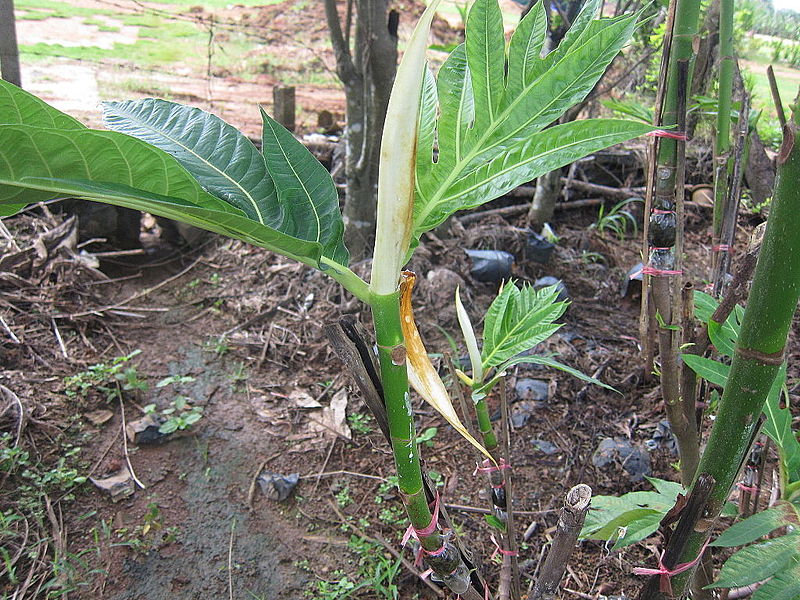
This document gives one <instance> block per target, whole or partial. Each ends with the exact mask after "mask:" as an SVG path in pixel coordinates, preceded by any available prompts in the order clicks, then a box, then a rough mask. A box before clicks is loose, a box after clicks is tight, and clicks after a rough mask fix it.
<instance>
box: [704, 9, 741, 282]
mask: <svg viewBox="0 0 800 600" xmlns="http://www.w3.org/2000/svg"><path fill="white" fill-rule="evenodd" d="M733 12H734V7H733V0H720V10H719V98H718V100H717V127H716V129H717V132H716V139H715V142H714V217H713V225H712V228H713V229H712V232H713V233H712V251H713V260H712V267H711V269H712V270H711V273H712V281H713V282H714V283H715V288H718V287H719V286H718V281H719V280H718V279H717V277H719V274H718V271H719V269H717V263H718V262H719V261H720V259H721V258H722V253H723V252H724V250H722V249H723V248H724V245H723V244H722V241H721V236H722V228H723V225H722V223H723V221H724V219H725V212H726V211H725V205H726V200H727V198H728V187H729V185H730V183H729V179H730V176H731V170H732V169H731V166H732V165H731V160H730V150H731V95H732V93H733ZM741 113H742V114H740V115H739V117H740V118H743V119H745V120H747V113H746V112H745V111H744V110H742V111H741ZM723 276H724V274H723Z"/></svg>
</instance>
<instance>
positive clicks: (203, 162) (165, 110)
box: [104, 98, 349, 265]
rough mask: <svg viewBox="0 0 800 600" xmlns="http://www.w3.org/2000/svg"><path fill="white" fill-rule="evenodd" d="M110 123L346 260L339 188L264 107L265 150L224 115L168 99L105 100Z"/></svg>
mask: <svg viewBox="0 0 800 600" xmlns="http://www.w3.org/2000/svg"><path fill="white" fill-rule="evenodd" d="M104 114H105V123H106V126H107V127H108V128H109V129H113V130H114V131H119V132H121V133H126V134H128V135H131V136H133V137H136V138H139V139H141V140H143V141H145V142H147V143H149V144H151V145H153V146H156V147H157V148H161V149H162V150H164V151H165V152H168V153H169V154H171V155H172V156H174V157H175V158H176V159H177V160H178V162H180V163H181V164H182V165H183V166H184V167H185V168H186V169H187V170H188V171H189V172H190V173H191V174H192V175H194V177H195V178H196V179H197V180H198V181H199V182H200V184H201V185H202V186H203V187H204V188H205V189H206V190H208V191H209V192H210V193H211V194H213V195H214V196H216V197H218V198H221V199H223V200H225V201H226V202H227V203H229V204H231V205H232V206H234V207H236V208H238V209H239V210H241V211H242V212H244V214H245V215H246V216H247V217H248V218H250V219H252V220H254V221H256V222H258V223H260V224H261V225H265V226H267V227H270V228H272V229H276V230H278V231H280V232H282V233H285V234H287V235H290V236H292V237H295V238H298V239H301V240H306V241H311V242H317V243H319V244H321V245H322V247H323V254H324V255H325V256H327V257H329V258H331V259H333V260H334V261H335V262H338V263H340V264H344V265H346V264H347V262H348V258H349V257H348V254H347V250H346V249H345V247H344V244H343V241H342V234H343V231H344V224H343V223H342V217H341V214H340V213H339V200H338V197H337V195H336V188H335V187H334V185H333V181H332V180H331V178H330V175H329V174H328V172H327V171H326V170H325V169H324V167H323V166H322V165H320V164H319V162H318V161H317V160H316V159H315V158H314V157H313V155H312V154H311V153H310V152H309V151H308V150H307V149H306V148H305V147H303V145H302V144H301V143H300V142H298V141H297V140H296V139H295V138H294V136H293V135H292V134H291V133H289V132H288V131H286V129H285V128H283V127H282V126H281V125H279V124H278V123H276V122H275V121H273V120H272V119H271V118H270V117H269V116H268V115H267V114H266V113H265V112H264V111H263V110H262V111H261V115H262V121H263V130H262V131H263V132H262V142H263V146H262V152H263V153H262V152H259V151H258V149H256V147H255V146H254V145H253V143H252V142H251V141H250V140H249V139H248V138H247V137H246V136H245V135H243V134H242V133H241V132H240V131H239V130H237V129H236V128H235V127H232V126H231V125H229V124H228V123H226V122H225V121H223V120H222V119H220V118H219V117H217V116H215V115H212V114H210V113H207V112H205V111H202V110H200V109H199V108H192V107H189V106H184V105H181V104H176V103H174V102H168V101H166V100H159V99H154V98H146V99H144V100H129V101H126V102H106V103H105V104H104Z"/></svg>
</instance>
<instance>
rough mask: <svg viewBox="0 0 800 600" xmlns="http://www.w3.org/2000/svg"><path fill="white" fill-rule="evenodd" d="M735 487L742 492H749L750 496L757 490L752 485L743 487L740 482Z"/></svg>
mask: <svg viewBox="0 0 800 600" xmlns="http://www.w3.org/2000/svg"><path fill="white" fill-rule="evenodd" d="M736 487H737V488H739V489H740V490H741V491H743V492H750V493H751V494H755V493H756V492H757V491H758V488H757V487H755V486H752V485H745V484H744V483H742V482H741V481H739V482H738V483H737V484H736Z"/></svg>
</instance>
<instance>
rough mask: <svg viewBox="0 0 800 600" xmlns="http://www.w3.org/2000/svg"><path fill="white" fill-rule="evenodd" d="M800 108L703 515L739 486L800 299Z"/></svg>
mask: <svg viewBox="0 0 800 600" xmlns="http://www.w3.org/2000/svg"><path fill="white" fill-rule="evenodd" d="M798 130H800V111H796V112H795V116H794V120H793V122H791V123H789V124H787V127H786V129H785V130H784V140H783V146H782V148H781V152H780V155H779V156H778V178H777V183H776V186H775V195H774V200H773V202H772V207H771V209H770V214H769V220H768V223H767V231H766V233H765V235H764V241H763V243H762V246H761V252H760V255H759V257H758V264H757V265H756V271H755V275H754V276H753V285H752V288H751V292H750V297H749V299H748V302H747V308H746V309H745V313H744V318H743V320H742V329H741V333H740V334H739V339H738V340H737V344H736V352H735V355H734V358H733V361H732V364H731V371H730V375H729V376H728V382H727V385H726V386H725V391H724V393H723V395H722V401H721V402H720V408H719V413H718V414H717V418H716V420H715V421H714V427H713V429H712V430H711V437H710V438H709V441H708V446H707V447H706V450H705V452H704V453H703V458H702V459H701V461H700V465H699V467H698V469H697V472H698V473H708V474H709V475H711V476H712V477H713V478H714V479H715V481H716V483H715V484H714V487H713V489H712V491H711V497H710V501H709V504H708V505H707V508H706V514H705V515H704V517H705V518H706V519H708V520H714V519H716V518H717V517H718V516H719V513H720V511H721V510H722V506H723V504H724V503H725V500H726V498H727V497H728V494H729V492H730V489H731V487H732V486H733V484H734V481H735V479H736V476H737V473H738V472H739V468H740V466H741V464H742V461H743V459H744V457H745V456H746V455H747V452H748V451H749V446H750V442H751V440H752V439H753V433H754V430H755V428H756V427H757V425H758V421H759V416H760V415H761V411H762V408H763V405H764V401H765V399H766V397H767V393H768V392H769V389H770V387H771V386H772V384H773V382H774V380H775V376H776V374H777V373H778V369H779V368H780V365H781V363H782V362H783V358H784V348H785V346H786V339H787V336H788V333H789V328H790V326H791V323H792V318H793V316H794V313H795V309H796V307H797V301H798V298H800V210H798V207H800V186H798V185H797V181H798V178H800V149H799V148H798V147H797V144H796V138H797V134H798ZM710 531H711V528H704V529H703V531H702V532H694V533H693V534H692V536H691V537H690V538H689V541H688V543H687V545H686V549H685V550H684V553H683V555H682V556H681V558H680V560H679V562H681V563H682V562H690V561H692V560H693V559H694V558H695V557H696V556H697V553H698V552H699V550H700V548H701V547H702V545H703V544H704V543H705V540H706V538H707V537H708V535H709V533H710ZM690 576H691V572H689V571H686V572H684V573H681V574H680V575H677V576H675V577H674V578H673V579H672V585H673V589H674V590H675V591H676V592H680V591H681V590H683V589H684V588H685V587H686V582H687V581H688V579H689V577H690Z"/></svg>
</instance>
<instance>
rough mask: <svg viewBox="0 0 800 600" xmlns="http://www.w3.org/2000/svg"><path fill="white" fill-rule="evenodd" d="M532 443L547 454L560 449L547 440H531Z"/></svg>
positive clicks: (554, 452)
mask: <svg viewBox="0 0 800 600" xmlns="http://www.w3.org/2000/svg"><path fill="white" fill-rule="evenodd" d="M531 444H533V446H534V448H536V449H537V450H538V451H539V452H541V453H542V454H546V455H547V456H552V455H553V454H556V453H557V452H558V451H559V447H558V446H556V445H555V444H553V443H552V442H548V441H547V440H531Z"/></svg>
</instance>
